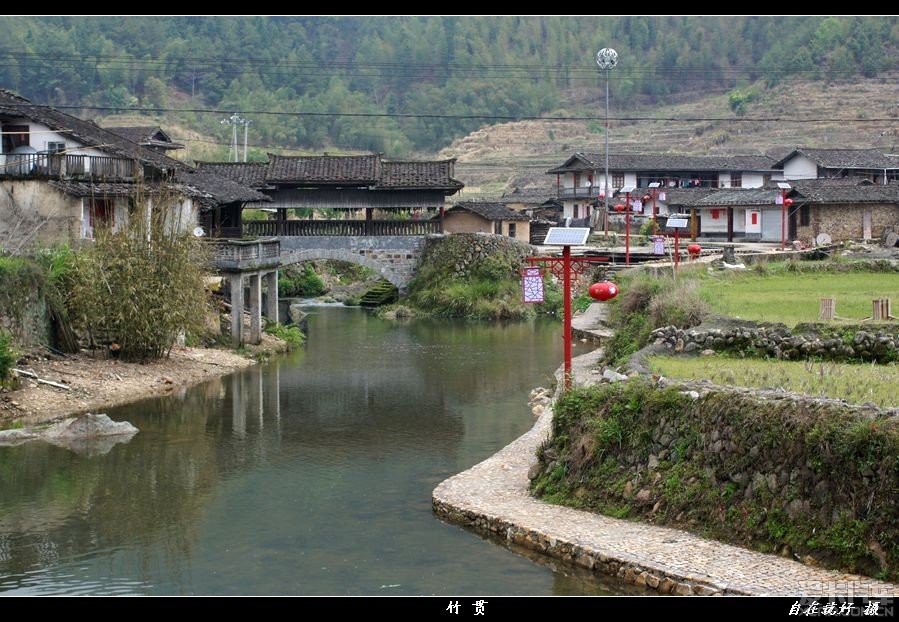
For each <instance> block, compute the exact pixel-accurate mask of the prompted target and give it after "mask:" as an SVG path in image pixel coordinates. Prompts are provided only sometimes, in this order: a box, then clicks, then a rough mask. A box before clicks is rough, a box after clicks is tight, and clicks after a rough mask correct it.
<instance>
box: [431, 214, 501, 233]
mask: <svg viewBox="0 0 899 622" xmlns="http://www.w3.org/2000/svg"><path fill="white" fill-rule="evenodd" d="M443 230H444V231H445V232H447V233H493V223H492V222H491V221H489V220H487V219H486V218H482V217H480V216H478V215H477V214H472V213H471V212H452V213H450V212H447V214H446V215H445V216H444V218H443Z"/></svg>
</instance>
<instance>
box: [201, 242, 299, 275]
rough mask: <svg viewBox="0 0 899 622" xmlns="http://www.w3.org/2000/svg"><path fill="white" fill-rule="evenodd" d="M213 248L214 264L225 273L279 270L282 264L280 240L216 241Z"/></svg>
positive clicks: (212, 245)
mask: <svg viewBox="0 0 899 622" xmlns="http://www.w3.org/2000/svg"><path fill="white" fill-rule="evenodd" d="M207 243H208V244H209V245H210V246H211V247H212V262H213V265H214V266H215V267H216V269H218V270H222V271H224V272H243V271H245V270H263V269H266V268H277V267H278V265H279V264H280V263H281V243H280V242H279V241H278V240H271V239H267V240H266V239H262V240H216V239H210V240H209V241H208V242H207Z"/></svg>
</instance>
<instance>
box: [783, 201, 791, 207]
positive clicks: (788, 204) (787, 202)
mask: <svg viewBox="0 0 899 622" xmlns="http://www.w3.org/2000/svg"><path fill="white" fill-rule="evenodd" d="M784 205H786V206H787V207H790V206H791V205H793V199H784Z"/></svg>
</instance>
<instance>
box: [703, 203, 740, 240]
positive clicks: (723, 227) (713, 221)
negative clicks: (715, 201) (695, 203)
mask: <svg viewBox="0 0 899 622" xmlns="http://www.w3.org/2000/svg"><path fill="white" fill-rule="evenodd" d="M714 209H715V210H717V212H718V218H712V213H713V210H712V208H708V207H703V208H700V209H699V210H698V211H699V217H700V218H701V219H702V235H707V234H710V233H724V234H726V233H727V209H726V208H723V207H719V208H714ZM734 224H736V217H735V222H734Z"/></svg>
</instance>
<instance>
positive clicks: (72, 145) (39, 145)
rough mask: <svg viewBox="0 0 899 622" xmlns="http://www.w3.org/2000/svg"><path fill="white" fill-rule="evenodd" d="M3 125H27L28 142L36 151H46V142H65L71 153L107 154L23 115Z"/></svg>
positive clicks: (67, 149)
mask: <svg viewBox="0 0 899 622" xmlns="http://www.w3.org/2000/svg"><path fill="white" fill-rule="evenodd" d="M3 125H27V126H28V127H29V132H30V133H31V134H30V136H29V144H30V145H31V146H32V147H34V148H35V149H36V150H37V151H47V143H65V144H66V151H67V152H68V153H70V154H72V155H89V156H107V155H109V154H107V153H104V152H102V151H100V150H99V149H94V148H93V147H85V146H84V145H83V144H81V143H80V142H78V141H76V140H73V139H72V137H71V136H68V135H67V134H59V133H57V132H54V131H51V130H50V128H49V127H47V126H46V125H42V124H41V123H35V122H34V121H32V120H31V119H26V118H24V117H22V118H19V119H14V120H11V121H7V122H5V123H4V124H3Z"/></svg>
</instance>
